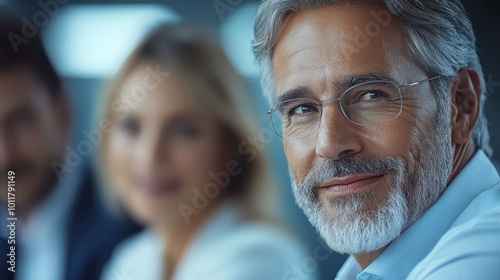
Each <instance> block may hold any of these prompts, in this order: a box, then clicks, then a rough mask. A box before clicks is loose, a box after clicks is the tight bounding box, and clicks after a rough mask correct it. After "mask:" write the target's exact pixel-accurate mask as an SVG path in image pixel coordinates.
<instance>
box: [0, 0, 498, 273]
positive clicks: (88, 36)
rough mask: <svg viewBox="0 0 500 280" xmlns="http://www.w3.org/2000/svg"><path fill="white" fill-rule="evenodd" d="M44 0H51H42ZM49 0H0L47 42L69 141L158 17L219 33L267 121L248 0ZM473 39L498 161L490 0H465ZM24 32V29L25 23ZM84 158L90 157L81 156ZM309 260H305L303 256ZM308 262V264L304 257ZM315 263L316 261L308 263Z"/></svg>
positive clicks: (280, 158)
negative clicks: (68, 104)
mask: <svg viewBox="0 0 500 280" xmlns="http://www.w3.org/2000/svg"><path fill="white" fill-rule="evenodd" d="M42 2H43V3H48V2H51V1H45V0H44V1H42ZM52 2H53V3H57V5H55V6H44V5H41V4H40V3H38V1H32V0H29V1H28V0H0V5H5V6H8V7H9V8H11V9H14V10H15V11H16V12H17V13H18V14H19V17H20V20H22V21H25V22H29V23H27V24H28V25H29V24H31V25H32V27H34V28H35V29H40V30H43V36H44V40H45V44H46V46H47V48H48V51H49V54H50V55H51V57H52V60H53V62H54V63H55V65H56V68H57V69H58V71H59V73H60V74H61V75H62V76H63V78H64V83H65V86H66V88H67V90H68V93H69V94H70V95H71V97H72V99H73V101H72V102H73V106H74V109H75V115H74V124H75V125H74V130H73V137H72V143H73V144H72V145H71V147H73V148H74V147H75V146H76V144H77V143H78V142H79V141H81V140H82V139H84V137H85V133H84V131H88V130H91V129H92V127H93V124H94V121H95V120H94V119H93V118H94V116H95V115H96V113H97V112H98V110H99V108H98V104H99V103H100V102H99V98H100V93H101V92H102V90H103V86H104V85H105V84H106V81H107V80H108V79H109V78H111V77H113V75H115V74H116V71H117V70H118V69H119V68H120V66H121V64H122V63H123V60H124V59H125V57H126V56H127V55H128V54H129V53H130V51H131V50H132V49H133V48H134V47H135V44H137V42H139V40H140V39H141V38H142V36H143V35H144V34H146V33H147V31H148V30H150V29H151V28H152V27H153V26H155V25H156V24H159V23H161V22H169V21H177V20H181V19H183V20H187V21H189V22H192V23H196V24H199V25H202V26H204V27H205V28H206V29H208V30H210V31H211V32H213V34H214V35H215V36H218V37H219V38H220V41H221V42H222V44H223V46H224V48H225V50H226V52H227V54H228V55H229V56H230V58H231V59H232V61H233V63H234V64H235V66H236V68H237V69H238V70H239V71H240V73H241V74H242V75H244V76H245V78H246V79H247V81H248V83H249V85H250V87H251V89H252V90H253V93H254V95H253V96H254V100H255V104H256V106H257V108H258V111H259V112H258V113H259V116H260V117H261V119H260V123H261V126H262V127H263V128H264V127H269V124H268V119H267V115H266V112H267V110H268V107H269V106H268V104H266V102H265V100H264V99H263V98H262V96H261V90H260V87H259V84H258V70H257V68H256V67H255V63H254V60H253V57H252V54H251V49H250V41H251V39H252V36H253V19H254V14H255V11H256V9H257V7H258V2H257V1H252V0H195V1H180V0H179V1H173V0H162V1H153V0H148V1H133V0H121V1H120V0H116V1H111V0H109V1H97V0H71V1H68V0H59V1H57V2H56V1H55V0H54V1H52ZM463 3H464V5H465V7H466V9H467V10H468V12H469V14H470V17H471V18H472V22H473V25H474V30H475V32H476V36H477V40H478V43H477V45H478V48H479V55H480V57H481V61H482V64H483V69H484V73H485V77H486V81H487V86H488V94H489V100H488V102H487V104H486V106H485V109H486V114H487V118H488V120H489V130H490V134H491V144H492V146H493V150H494V151H495V152H496V154H495V156H494V160H495V161H496V164H497V167H498V166H499V165H498V163H499V162H500V54H499V53H498V51H499V50H500V19H499V17H498V12H500V11H499V10H498V8H497V7H498V3H497V2H496V1H494V0H483V1H472V0H464V1H463ZM28 31H29V30H28ZM266 150H267V152H268V155H269V160H270V161H271V162H272V164H273V167H274V170H275V173H276V174H277V177H278V179H279V182H280V186H279V187H280V191H281V196H282V198H283V200H284V202H285V204H286V205H285V206H286V212H287V213H288V222H289V224H290V225H291V227H292V228H293V230H294V231H295V232H296V233H297V235H298V236H299V237H301V238H302V239H303V240H305V241H306V243H307V246H308V248H309V253H310V254H311V256H312V255H313V250H314V249H315V248H316V247H317V246H321V244H322V243H321V242H320V241H319V238H318V236H317V234H316V233H315V230H314V229H313V228H312V227H311V226H310V225H309V223H308V222H307V219H306V218H305V216H304V215H303V214H302V212H301V210H300V209H298V207H297V206H296V205H295V203H294V199H293V196H292V193H291V191H290V186H289V179H288V175H287V163H286V159H285V156H284V154H283V149H282V144H281V140H279V139H278V138H277V137H275V139H274V141H273V142H272V143H270V144H269V145H267V147H266ZM83 160H89V158H83ZM344 258H345V256H339V255H335V254H331V255H330V256H329V258H328V259H327V260H325V261H317V263H318V264H319V266H318V268H317V269H319V271H320V273H321V274H322V275H323V278H325V279H326V278H331V277H333V275H335V273H336V271H337V270H338V268H339V267H340V265H341V264H342V262H343V260H344ZM304 261H306V262H307V260H304ZM306 265H307V264H306ZM313 268H314V267H313Z"/></svg>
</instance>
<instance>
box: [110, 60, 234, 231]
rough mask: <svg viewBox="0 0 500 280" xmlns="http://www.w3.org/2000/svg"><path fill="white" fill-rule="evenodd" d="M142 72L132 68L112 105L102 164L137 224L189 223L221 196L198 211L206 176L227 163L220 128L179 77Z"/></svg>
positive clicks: (211, 199)
mask: <svg viewBox="0 0 500 280" xmlns="http://www.w3.org/2000/svg"><path fill="white" fill-rule="evenodd" d="M146 67H147V66H144V67H142V66H137V67H136V68H135V70H134V71H132V72H131V73H130V74H129V75H128V76H127V78H126V79H125V82H124V83H123V85H122V86H121V89H120V91H119V93H118V94H117V97H116V99H115V100H112V103H111V118H112V121H113V124H114V126H115V129H114V130H113V131H112V132H111V133H110V134H109V135H108V137H107V139H106V142H105V143H104V145H106V147H105V149H104V151H105V155H104V156H105V163H106V165H107V170H109V172H110V174H109V176H110V178H111V181H112V183H113V185H114V188H115V190H116V192H117V193H118V196H119V197H120V199H121V201H122V202H123V204H124V205H125V207H126V208H128V210H129V211H130V213H131V214H132V216H134V217H135V218H136V219H137V220H138V221H139V222H140V223H143V224H145V225H148V226H153V227H155V226H164V225H170V226H172V225H179V224H180V223H189V221H191V220H192V219H194V218H195V217H196V216H198V215H202V214H203V211H205V212H207V211H208V209H209V207H210V206H213V205H215V204H216V203H217V200H218V199H220V197H219V196H221V193H222V192H219V195H218V196H217V197H215V198H207V199H208V200H209V203H208V206H205V207H199V206H200V205H201V206H203V204H202V203H201V202H202V201H199V191H201V192H203V187H204V186H205V185H206V184H207V183H209V182H210V179H211V177H210V176H209V173H210V172H211V171H212V172H215V173H217V172H219V171H221V170H223V168H224V167H225V165H226V163H227V161H229V160H230V157H229V156H228V154H229V151H228V148H227V145H226V144H225V143H224V136H225V133H224V129H223V128H222V125H221V123H220V122H219V121H218V120H217V119H216V118H215V116H213V114H210V113H209V112H208V110H207V109H206V108H205V106H203V103H202V102H200V101H199V100H196V98H195V97H194V96H195V95H194V94H193V90H192V88H190V87H189V85H187V84H186V83H185V82H183V81H182V80H181V79H180V78H179V76H175V75H174V74H173V73H171V74H170V75H169V76H167V77H160V76H155V75H152V74H151V71H150V70H151V69H152V68H149V71H148V70H146V69H147V68H146ZM193 200H195V202H193ZM194 204H195V205H194ZM205 204H206V203H205ZM186 206H187V207H186ZM197 206H198V207H197ZM200 208H203V209H200ZM192 209H194V210H195V211H190V210H192ZM181 211H183V212H184V214H183V213H181ZM198 211H199V212H198Z"/></svg>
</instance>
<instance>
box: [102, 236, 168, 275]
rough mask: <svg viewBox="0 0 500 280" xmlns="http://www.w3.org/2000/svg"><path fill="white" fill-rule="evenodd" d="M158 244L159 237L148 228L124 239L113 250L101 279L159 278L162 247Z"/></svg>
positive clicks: (161, 265) (161, 270)
mask: <svg viewBox="0 0 500 280" xmlns="http://www.w3.org/2000/svg"><path fill="white" fill-rule="evenodd" d="M159 244H161V241H160V240H159V238H158V237H157V236H156V235H155V234H154V233H153V232H151V231H149V230H143V231H141V232H139V233H137V234H135V235H132V236H131V237H129V238H127V239H125V240H124V241H123V242H121V243H120V244H119V245H118V246H117V247H116V249H115V250H114V251H113V254H112V256H111V259H110V261H109V262H108V263H107V264H106V266H105V268H104V270H103V273H102V277H101V279H102V280H114V279H161V275H162V272H163V269H162V267H163V264H162V262H163V252H164V249H163V246H160V245H159ZM127 277H128V278H127ZM143 277H146V278H143Z"/></svg>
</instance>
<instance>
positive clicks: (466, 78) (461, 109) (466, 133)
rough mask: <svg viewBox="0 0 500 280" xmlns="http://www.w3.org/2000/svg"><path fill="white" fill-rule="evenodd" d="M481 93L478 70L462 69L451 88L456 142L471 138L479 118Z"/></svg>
mask: <svg viewBox="0 0 500 280" xmlns="http://www.w3.org/2000/svg"><path fill="white" fill-rule="evenodd" d="M481 95H482V88H481V82H480V77H479V74H478V73H477V72H476V70H474V69H472V68H464V69H461V70H460V71H459V72H458V76H457V78H456V80H455V82H454V84H453V87H452V88H451V128H452V135H451V137H452V142H453V143H454V144H459V145H461V144H465V143H467V141H469V140H470V139H471V137H472V133H473V132H474V128H475V127H476V123H477V120H478V118H479V112H480V106H481Z"/></svg>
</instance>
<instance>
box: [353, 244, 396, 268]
mask: <svg viewBox="0 0 500 280" xmlns="http://www.w3.org/2000/svg"><path fill="white" fill-rule="evenodd" d="M388 246H389V245H387V246H385V247H383V248H380V249H378V250H376V251H372V252H368V253H361V254H356V255H353V257H354V258H355V259H356V261H357V262H358V264H359V266H361V269H362V270H364V269H365V268H367V267H368V266H369V265H370V264H371V263H372V262H373V261H375V259H377V258H378V257H379V256H380V255H381V254H382V253H383V252H384V250H385V249H386V248H387V247H388Z"/></svg>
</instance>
